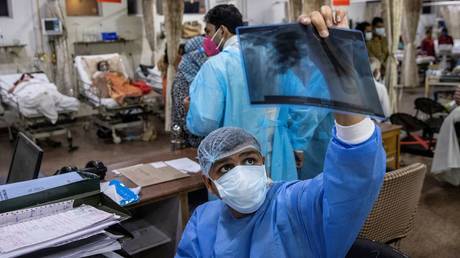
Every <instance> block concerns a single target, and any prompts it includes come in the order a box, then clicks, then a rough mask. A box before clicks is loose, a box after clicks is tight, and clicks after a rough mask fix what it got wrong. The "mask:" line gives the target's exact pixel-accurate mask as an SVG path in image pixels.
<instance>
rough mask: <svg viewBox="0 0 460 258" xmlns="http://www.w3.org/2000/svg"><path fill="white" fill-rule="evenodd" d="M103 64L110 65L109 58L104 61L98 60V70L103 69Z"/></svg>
mask: <svg viewBox="0 0 460 258" xmlns="http://www.w3.org/2000/svg"><path fill="white" fill-rule="evenodd" d="M102 64H106V65H107V66H109V61H107V60H102V61H99V62H97V64H96V68H97V70H98V71H100V70H101V66H102Z"/></svg>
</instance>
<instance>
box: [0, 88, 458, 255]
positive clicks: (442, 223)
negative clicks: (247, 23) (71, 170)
mask: <svg viewBox="0 0 460 258" xmlns="http://www.w3.org/2000/svg"><path fill="white" fill-rule="evenodd" d="M422 90H423V89H417V90H413V91H408V92H406V93H405V95H404V97H403V98H402V99H403V100H404V102H403V103H400V110H402V111H405V112H407V113H411V114H413V113H414V111H413V100H414V99H415V98H416V97H418V96H420V95H421V94H420V92H422ZM73 131H74V143H75V144H76V145H78V146H79V149H78V150H77V151H75V152H72V153H68V152H67V148H66V147H65V144H66V143H65V139H64V138H62V139H61V138H58V140H60V141H61V142H62V143H63V147H58V148H52V147H45V148H44V152H45V154H44V159H43V163H42V167H41V170H42V171H43V172H44V173H45V174H52V173H53V172H54V171H56V170H57V169H59V168H61V167H62V166H67V165H75V166H78V167H84V165H85V164H86V162H87V161H89V160H102V161H103V162H104V163H105V164H111V163H115V162H122V161H127V160H132V159H140V158H143V157H149V156H155V154H156V153H158V152H161V151H167V150H168V149H169V148H170V146H169V138H168V137H167V136H166V135H165V134H160V137H159V138H158V139H157V140H156V141H154V142H143V141H133V142H125V143H122V144H118V145H116V144H113V143H110V142H107V141H104V140H101V139H98V137H97V136H96V132H95V129H94V128H93V129H91V130H90V131H89V132H88V133H85V132H84V131H83V130H82V128H81V127H76V128H74V130H73ZM13 148H14V144H12V143H10V142H9V140H8V134H7V133H6V131H5V130H2V131H0V178H1V180H2V181H3V180H5V177H6V175H7V173H8V168H9V165H10V159H11V153H12V150H13ZM415 162H422V163H425V164H426V165H427V168H428V172H429V169H430V167H431V158H425V157H420V156H414V155H410V154H403V155H402V163H403V164H411V163H415ZM401 250H402V251H403V252H405V253H407V254H408V255H410V257H415V258H428V257H430V258H431V257H435V258H451V257H452V258H454V257H460V255H459V254H460V188H459V187H453V186H450V185H448V184H444V183H440V182H438V181H436V180H435V179H434V178H433V177H431V176H430V175H429V173H427V176H426V178H425V182H424V186H423V189H422V195H421V198H420V204H419V208H418V212H417V215H416V221H415V229H414V230H413V231H412V232H410V234H409V236H408V237H407V238H405V239H403V240H402V242H401Z"/></svg>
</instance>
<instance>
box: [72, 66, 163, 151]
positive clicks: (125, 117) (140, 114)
mask: <svg viewBox="0 0 460 258" xmlns="http://www.w3.org/2000/svg"><path fill="white" fill-rule="evenodd" d="M77 74H78V71H77ZM81 85H88V86H90V87H92V85H91V84H88V83H86V82H84V81H82V80H81V79H80V78H78V76H77V87H78V93H79V99H80V100H82V101H84V102H85V103H87V104H89V105H90V106H91V107H92V108H93V110H96V111H97V114H95V115H93V116H91V120H92V122H93V124H94V125H95V126H96V127H97V128H106V129H109V130H110V131H111V132H112V141H113V142H114V143H115V144H119V143H121V141H122V138H121V137H120V136H119V135H118V133H117V131H119V130H123V129H127V128H133V127H141V126H143V130H144V132H145V129H146V121H147V120H148V118H147V116H148V115H156V114H157V113H155V111H158V110H159V103H158V102H157V101H153V102H145V101H144V97H143V96H142V97H139V98H135V99H133V101H127V103H126V104H125V105H123V106H117V107H113V108H110V107H106V106H104V105H103V104H102V98H101V96H102V94H101V92H100V91H99V90H98V89H97V88H95V87H94V89H95V90H96V95H97V96H98V102H99V103H98V104H95V103H94V101H92V100H91V99H89V97H88V96H87V95H86V94H85V92H87V91H89V90H88V89H85V87H84V86H83V87H82V86H81ZM85 127H86V129H87V128H88V126H85ZM137 138H139V137H137ZM131 139H133V138H131Z"/></svg>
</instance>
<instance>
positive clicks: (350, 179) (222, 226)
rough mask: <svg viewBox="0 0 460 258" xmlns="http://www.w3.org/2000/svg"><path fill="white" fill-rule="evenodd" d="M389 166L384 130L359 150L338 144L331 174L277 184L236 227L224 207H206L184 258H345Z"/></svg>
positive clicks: (186, 239)
mask: <svg viewBox="0 0 460 258" xmlns="http://www.w3.org/2000/svg"><path fill="white" fill-rule="evenodd" d="M334 135H335V133H334ZM363 161H365V162H363ZM385 164H386V163H385V152H384V150H383V148H382V142H381V136H380V129H379V128H378V127H376V129H375V131H374V134H373V135H372V136H371V138H369V139H368V140H367V141H366V142H364V143H361V144H358V145H348V144H345V143H343V142H341V141H340V140H338V139H337V138H335V137H334V138H333V139H332V140H331V142H330V144H329V146H328V150H327V154H326V159H325V163H324V172H323V173H321V174H320V175H318V176H317V177H315V178H314V179H310V180H305V181H291V182H278V183H274V184H273V185H272V186H271V188H270V190H269V191H268V193H267V197H266V200H265V202H264V203H263V205H262V206H261V207H260V208H259V209H258V210H257V211H256V212H255V213H253V214H250V215H247V216H245V217H243V218H240V219H236V218H234V217H233V216H232V215H231V213H230V210H229V208H228V207H227V206H226V205H225V204H224V203H223V202H222V201H221V200H216V201H212V202H207V203H205V204H203V205H201V206H199V207H198V208H197V209H196V210H195V212H194V213H193V215H192V217H191V218H190V220H189V222H188V224H187V226H186V228H185V231H184V233H183V235H182V239H181V241H180V243H179V246H178V249H177V253H176V258H185V257H197V258H198V257H200V258H208V257H238V258H245V257H247V258H249V257H251V258H259V257H260V258H262V257H263V258H270V257H274V258H284V257H286V258H296V257H311V258H322V257H325V258H340V257H345V255H346V253H347V252H348V250H349V248H350V247H351V245H352V244H353V242H354V241H355V239H356V237H357V235H358V233H359V231H360V229H361V227H362V225H363V224H364V221H365V220H366V218H367V216H368V214H369V212H370V210H371V208H372V205H373V203H374V201H375V199H376V198H377V196H378V193H379V190H380V187H381V184H382V182H383V177H384V174H385Z"/></svg>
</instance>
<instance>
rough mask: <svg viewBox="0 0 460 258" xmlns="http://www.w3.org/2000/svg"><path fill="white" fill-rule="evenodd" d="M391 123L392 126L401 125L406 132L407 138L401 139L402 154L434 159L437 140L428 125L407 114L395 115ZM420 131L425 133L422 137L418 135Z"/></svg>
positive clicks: (392, 116)
mask: <svg viewBox="0 0 460 258" xmlns="http://www.w3.org/2000/svg"><path fill="white" fill-rule="evenodd" d="M390 121H391V123H392V124H396V125H401V126H402V129H403V130H404V131H405V132H406V135H407V136H406V137H405V138H403V139H401V151H402V152H407V153H412V154H415V155H422V156H426V157H433V149H434V146H435V143H436V140H435V139H434V132H433V131H432V130H431V128H430V126H429V125H428V124H427V123H425V122H424V121H422V120H420V119H418V118H416V117H414V116H412V115H409V114H406V113H395V114H393V115H391V116H390ZM419 131H422V132H423V133H422V135H420V134H418V132H419Z"/></svg>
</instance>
